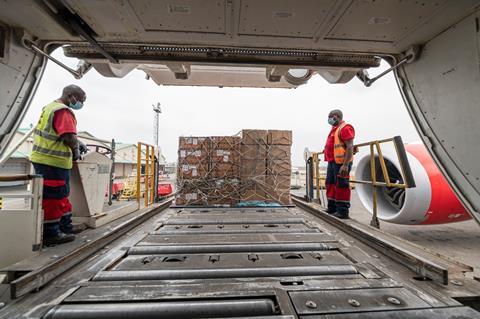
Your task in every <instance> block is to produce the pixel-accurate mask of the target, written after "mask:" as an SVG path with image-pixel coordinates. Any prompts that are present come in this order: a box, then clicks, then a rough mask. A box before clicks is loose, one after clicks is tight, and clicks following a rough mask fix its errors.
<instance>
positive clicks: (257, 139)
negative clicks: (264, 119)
mask: <svg viewBox="0 0 480 319" xmlns="http://www.w3.org/2000/svg"><path fill="white" fill-rule="evenodd" d="M267 139H268V131H267V130H242V140H241V142H242V144H250V145H255V144H260V145H267Z"/></svg>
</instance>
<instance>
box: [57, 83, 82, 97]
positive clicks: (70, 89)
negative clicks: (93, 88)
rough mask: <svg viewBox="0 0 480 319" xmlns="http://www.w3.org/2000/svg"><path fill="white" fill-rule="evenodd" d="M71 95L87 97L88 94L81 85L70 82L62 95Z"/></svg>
mask: <svg viewBox="0 0 480 319" xmlns="http://www.w3.org/2000/svg"><path fill="white" fill-rule="evenodd" d="M70 95H75V96H77V97H85V96H86V94H85V91H84V90H82V88H81V87H79V86H78V85H75V84H70V85H68V86H66V87H64V88H63V91H62V96H63V97H67V96H70Z"/></svg>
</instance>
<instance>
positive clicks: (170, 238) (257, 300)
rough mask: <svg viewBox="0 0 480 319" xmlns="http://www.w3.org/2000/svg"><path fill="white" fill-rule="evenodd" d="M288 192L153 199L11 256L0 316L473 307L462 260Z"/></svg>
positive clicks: (464, 311) (391, 312)
mask: <svg viewBox="0 0 480 319" xmlns="http://www.w3.org/2000/svg"><path fill="white" fill-rule="evenodd" d="M293 202H294V204H295V206H285V207H277V208H258V207H256V208H253V207H252V208H207V207H191V208H185V207H175V206H172V205H171V200H166V201H164V202H162V203H156V204H154V205H153V206H150V207H147V208H144V209H142V210H141V212H140V213H139V214H137V215H136V216H135V217H128V216H126V217H124V218H123V219H119V220H117V221H114V222H112V223H111V224H109V225H104V226H102V227H100V228H97V229H95V230H90V231H87V232H85V235H84V236H83V237H82V239H83V241H81V240H79V241H78V242H77V243H76V244H75V246H71V247H70V248H68V249H65V248H63V247H62V250H61V252H62V253H61V254H58V255H57V253H58V252H59V251H60V250H55V248H60V246H58V247H54V248H52V249H49V250H46V251H44V252H43V253H42V254H41V255H40V256H37V257H34V258H33V259H31V260H27V261H23V262H21V263H19V264H17V265H14V266H11V268H10V269H7V270H8V274H9V276H10V277H11V278H10V282H9V283H8V284H4V285H3V291H4V294H5V293H7V292H8V291H10V297H11V299H10V300H8V301H6V302H4V307H3V309H2V310H1V311H0V318H49V319H62V318H69V319H71V318H82V319H85V318H139V319H140V318H272V319H273V318H282V319H287V318H480V314H479V313H477V312H476V311H475V310H474V309H473V308H470V307H467V306H465V305H468V304H469V303H470V304H471V305H472V306H475V300H478V293H479V292H480V283H479V282H478V281H475V280H473V279H468V278H467V277H466V276H465V275H464V273H465V272H469V271H471V270H472V269H471V268H470V267H468V266H466V265H463V264H460V263H458V262H455V261H452V260H449V259H447V258H445V257H441V256H438V255H436V254H434V253H431V252H429V251H427V250H425V249H424V248H420V247H418V246H416V245H414V244H412V243H408V242H405V241H403V240H401V239H399V238H396V237H392V236H391V235H388V234H386V233H383V232H382V231H380V230H377V229H373V228H371V227H368V226H362V225H360V224H358V223H356V222H355V221H353V220H350V221H341V220H337V219H335V218H333V217H331V216H329V215H328V214H326V213H324V212H323V211H322V210H321V208H320V206H318V205H317V204H313V203H306V202H304V201H303V200H301V199H298V198H294V199H293ZM29 267H30V268H29ZM28 269H30V270H31V271H30V272H29V273H26V271H27V270H28ZM15 277H18V278H17V279H15ZM6 288H8V289H6Z"/></svg>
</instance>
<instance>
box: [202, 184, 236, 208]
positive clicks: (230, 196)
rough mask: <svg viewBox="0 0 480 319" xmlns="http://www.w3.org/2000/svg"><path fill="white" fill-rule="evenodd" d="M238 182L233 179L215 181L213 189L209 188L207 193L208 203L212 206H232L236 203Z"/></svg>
mask: <svg viewBox="0 0 480 319" xmlns="http://www.w3.org/2000/svg"><path fill="white" fill-rule="evenodd" d="M239 184H240V180H239V179H238V178H233V179H228V178H226V179H217V180H215V187H212V188H210V191H209V193H208V202H209V203H210V204H212V205H234V204H236V203H238V200H239V198H240V194H239Z"/></svg>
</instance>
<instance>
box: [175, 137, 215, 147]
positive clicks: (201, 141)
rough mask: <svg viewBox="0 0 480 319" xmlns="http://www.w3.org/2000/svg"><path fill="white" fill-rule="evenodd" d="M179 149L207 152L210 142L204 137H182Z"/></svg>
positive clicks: (179, 140)
mask: <svg viewBox="0 0 480 319" xmlns="http://www.w3.org/2000/svg"><path fill="white" fill-rule="evenodd" d="M178 142H179V143H178V148H179V149H184V150H199V149H202V150H206V149H208V148H209V144H210V140H209V138H208V137H204V136H180V138H179V139H178Z"/></svg>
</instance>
